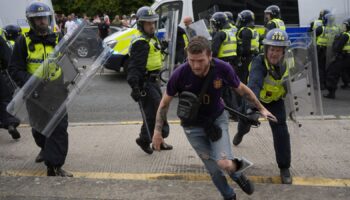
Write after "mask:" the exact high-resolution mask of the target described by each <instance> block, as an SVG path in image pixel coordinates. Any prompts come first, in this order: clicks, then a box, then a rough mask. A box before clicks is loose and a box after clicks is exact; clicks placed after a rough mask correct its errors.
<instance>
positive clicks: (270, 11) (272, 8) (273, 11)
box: [264, 5, 281, 22]
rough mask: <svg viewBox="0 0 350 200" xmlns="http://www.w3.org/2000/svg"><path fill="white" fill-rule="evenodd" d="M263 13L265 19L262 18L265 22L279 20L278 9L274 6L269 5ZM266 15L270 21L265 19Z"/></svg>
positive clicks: (279, 13)
mask: <svg viewBox="0 0 350 200" xmlns="http://www.w3.org/2000/svg"><path fill="white" fill-rule="evenodd" d="M264 13H265V17H264V20H265V22H268V21H269V20H271V19H274V18H281V11H280V7H278V6H276V5H271V6H269V7H267V8H266V9H265V10H264ZM267 14H268V15H269V16H270V18H271V19H268V18H267Z"/></svg>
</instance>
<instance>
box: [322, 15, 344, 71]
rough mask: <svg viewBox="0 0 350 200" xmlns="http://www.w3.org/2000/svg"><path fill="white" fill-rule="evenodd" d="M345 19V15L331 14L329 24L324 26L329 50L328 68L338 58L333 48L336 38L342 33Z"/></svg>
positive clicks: (327, 56) (327, 52)
mask: <svg viewBox="0 0 350 200" xmlns="http://www.w3.org/2000/svg"><path fill="white" fill-rule="evenodd" d="M344 19H345V16H344V15H341V14H338V15H331V17H329V18H328V21H327V24H326V25H325V27H324V32H325V35H326V36H327V50H326V68H328V67H329V65H330V64H331V63H332V62H333V61H334V60H335V59H336V55H335V54H334V52H333V50H332V46H333V42H334V40H335V39H336V38H337V37H338V36H339V34H340V33H341V23H342V21H343V20H344Z"/></svg>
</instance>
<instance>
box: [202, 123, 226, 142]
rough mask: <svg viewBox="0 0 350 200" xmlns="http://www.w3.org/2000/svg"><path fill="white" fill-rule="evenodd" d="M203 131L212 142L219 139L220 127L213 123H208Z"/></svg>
mask: <svg viewBox="0 0 350 200" xmlns="http://www.w3.org/2000/svg"><path fill="white" fill-rule="evenodd" d="M204 131H205V134H206V135H207V137H208V138H209V139H210V140H211V141H213V142H215V141H217V140H219V139H220V138H221V136H222V130H221V128H220V127H219V126H218V125H216V124H214V123H211V124H210V125H208V126H206V127H205V128H204Z"/></svg>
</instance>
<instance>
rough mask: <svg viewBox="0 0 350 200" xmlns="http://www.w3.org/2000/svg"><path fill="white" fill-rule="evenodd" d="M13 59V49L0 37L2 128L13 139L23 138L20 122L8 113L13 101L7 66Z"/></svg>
mask: <svg viewBox="0 0 350 200" xmlns="http://www.w3.org/2000/svg"><path fill="white" fill-rule="evenodd" d="M10 57H11V48H10V46H9V45H8V43H7V42H6V41H5V40H4V38H3V37H0V70H1V75H0V122H1V127H2V128H5V129H7V130H8V132H9V134H10V135H11V136H12V138H13V139H19V138H20V137H21V135H20V133H19V132H18V130H17V128H16V127H18V125H19V120H18V119H17V118H15V117H14V116H12V115H10V114H9V113H8V112H7V111H6V107H7V105H8V104H9V102H10V101H11V97H12V88H13V86H12V85H11V81H12V80H10V77H8V72H7V66H8V64H9V60H10Z"/></svg>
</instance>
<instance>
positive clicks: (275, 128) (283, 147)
mask: <svg viewBox="0 0 350 200" xmlns="http://www.w3.org/2000/svg"><path fill="white" fill-rule="evenodd" d="M263 105H264V106H265V107H266V109H267V110H269V111H270V112H271V113H272V114H273V115H275V116H276V118H277V120H278V122H277V123H273V122H269V124H270V127H271V130H272V137H273V144H274V149H275V156H276V161H277V164H278V167H279V168H289V167H290V163H291V145H290V135H289V132H288V127H287V123H286V110H285V107H284V101H283V100H282V99H280V100H278V101H273V102H271V103H268V104H265V103H263ZM249 131H250V125H248V124H246V123H244V122H243V121H242V120H240V121H239V122H238V134H241V135H245V134H247V133H248V132H249Z"/></svg>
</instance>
